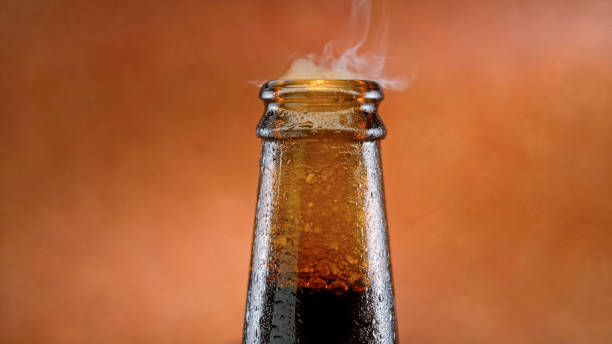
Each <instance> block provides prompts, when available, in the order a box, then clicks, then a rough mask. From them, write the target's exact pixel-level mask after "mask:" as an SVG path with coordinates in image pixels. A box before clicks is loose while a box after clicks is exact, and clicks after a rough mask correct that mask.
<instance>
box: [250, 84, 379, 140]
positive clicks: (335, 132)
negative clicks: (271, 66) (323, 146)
mask: <svg viewBox="0 0 612 344" xmlns="http://www.w3.org/2000/svg"><path fill="white" fill-rule="evenodd" d="M260 98H261V99H263V100H264V102H265V104H266V111H265V113H264V116H263V117H262V119H261V121H260V122H259V125H258V126H257V136H259V137H260V138H263V139H279V140H280V139H304V140H318V139H330V140H333V139H342V140H346V139H349V140H377V139H381V138H383V137H384V136H385V135H386V131H385V128H384V125H383V123H382V120H381V119H380V117H379V115H378V113H377V108H378V104H379V103H380V101H381V100H382V99H383V98H384V96H383V92H382V88H381V87H380V85H379V84H377V83H376V82H374V81H369V80H318V79H294V80H272V81H268V82H266V83H264V84H263V85H262V87H261V93H260Z"/></svg>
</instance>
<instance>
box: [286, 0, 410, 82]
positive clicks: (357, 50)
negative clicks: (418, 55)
mask: <svg viewBox="0 0 612 344" xmlns="http://www.w3.org/2000/svg"><path fill="white" fill-rule="evenodd" d="M371 19H372V4H371V3H370V1H369V0H353V2H352V7H351V16H350V19H349V22H348V24H347V25H346V28H345V30H344V32H343V33H342V34H341V35H340V36H339V37H338V39H336V41H332V42H329V43H327V44H326V45H325V47H324V48H323V52H322V53H321V55H315V54H309V55H307V56H305V57H301V58H297V59H295V60H294V61H293V63H292V64H291V67H289V70H288V71H287V72H286V73H285V74H284V75H283V76H282V77H281V79H368V80H374V81H376V82H378V83H379V84H381V86H383V87H385V88H391V89H402V88H404V87H406V85H407V82H405V81H404V80H401V79H398V78H387V77H385V76H384V75H383V69H384V67H385V62H386V60H387V57H386V45H385V40H386V39H385V38H386V33H387V22H386V20H385V19H386V18H385V16H384V13H381V14H380V20H379V22H378V23H377V25H376V26H375V29H376V30H375V31H374V32H373V34H372V33H371V32H370V26H371ZM372 37H373V40H372V43H371V46H370V47H369V49H367V50H366V51H361V50H364V47H365V44H366V42H367V40H368V38H372ZM343 46H344V47H346V46H348V48H345V49H344V50H343V52H342V53H341V54H340V55H338V56H337V55H336V54H335V51H336V50H337V49H341V48H342V47H343Z"/></svg>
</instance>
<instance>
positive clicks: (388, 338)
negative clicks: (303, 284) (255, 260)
mask: <svg viewBox="0 0 612 344" xmlns="http://www.w3.org/2000/svg"><path fill="white" fill-rule="evenodd" d="M266 299H267V300H266V308H267V309H266V311H265V312H264V314H266V316H264V317H262V318H261V319H260V323H259V331H260V332H259V334H258V335H257V339H256V340H255V341H251V340H247V341H245V343H251V342H257V343H274V344H281V343H282V344H285V343H300V344H328V343H329V344H332V343H333V344H370V343H395V342H396V341H395V336H396V334H395V326H393V325H394V320H393V321H389V323H390V324H393V325H392V326H391V327H389V328H386V329H382V328H380V326H379V327H377V322H376V321H374V318H376V314H375V313H376V311H377V310H376V307H375V306H374V304H375V302H374V301H373V299H372V295H371V292H370V291H369V290H367V289H366V290H363V291H357V290H354V289H348V290H346V291H343V292H334V291H331V290H326V289H320V290H313V289H310V288H297V289H295V288H289V287H280V288H270V289H268V293H267V295H266ZM391 307H393V306H391ZM378 311H381V310H378ZM383 311H384V312H394V310H393V309H390V310H383ZM378 325H380V324H378Z"/></svg>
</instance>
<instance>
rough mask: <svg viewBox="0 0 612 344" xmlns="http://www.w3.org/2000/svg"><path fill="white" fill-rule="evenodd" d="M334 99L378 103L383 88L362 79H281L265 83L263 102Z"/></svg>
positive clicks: (262, 92)
mask: <svg viewBox="0 0 612 344" xmlns="http://www.w3.org/2000/svg"><path fill="white" fill-rule="evenodd" d="M321 96H323V97H326V96H329V97H333V98H342V99H344V100H347V101H348V100H363V101H365V102H377V101H380V100H382V99H384V95H383V91H382V87H381V86H380V85H379V84H378V83H377V82H375V81H371V80H360V79H280V80H270V81H266V82H265V83H263V85H262V86H261V92H260V95H259V97H260V98H261V99H263V100H277V101H280V100H285V101H286V100H291V99H294V100H298V99H304V98H309V97H321Z"/></svg>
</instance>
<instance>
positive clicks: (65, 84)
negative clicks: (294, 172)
mask: <svg viewBox="0 0 612 344" xmlns="http://www.w3.org/2000/svg"><path fill="white" fill-rule="evenodd" d="M350 5H351V4H350V1H348V0H347V1H323V0H313V1H307V2H306V1H304V2H291V1H276V0H269V1H241V2H238V1H186V0H180V1H160V0H154V1H101V0H95V1H68V0H64V1H10V0H9V1H3V2H2V3H0V43H1V46H2V48H1V49H0V304H1V305H2V306H1V307H0V342H2V343H151V344H155V343H226V344H232V343H239V342H240V340H241V335H242V324H243V314H244V307H245V300H246V289H247V279H248V267H249V257H250V250H251V239H252V228H253V218H254V213H255V201H256V189H257V177H258V175H257V173H258V162H259V154H260V142H259V141H258V139H257V138H256V137H255V135H254V128H255V125H256V123H257V121H258V119H259V117H260V116H261V114H262V111H263V105H262V103H261V101H260V100H259V99H258V88H257V87H256V86H254V85H253V84H250V83H248V82H249V81H252V80H265V79H274V78H277V77H279V76H280V75H281V74H282V73H284V72H285V70H286V69H287V67H288V66H289V65H290V62H291V59H292V58H293V57H295V56H299V55H301V54H306V53H319V52H320V51H321V49H322V47H323V45H324V44H325V43H326V42H327V41H328V40H329V39H330V38H333V35H334V34H335V32H337V31H338V30H339V29H340V28H342V26H343V24H344V23H345V21H346V19H347V18H348V15H349V11H350ZM387 10H388V14H389V31H388V46H389V49H388V54H389V55H390V56H392V57H393V58H394V61H395V65H396V67H399V69H403V70H405V71H410V72H413V71H414V72H415V78H414V81H413V82H412V85H411V86H410V87H409V88H407V89H405V90H403V91H401V92H400V91H388V92H386V100H385V101H384V102H383V103H382V105H381V108H380V112H381V115H382V117H383V119H384V121H385V123H386V125H387V128H388V131H389V135H388V137H387V138H386V139H385V140H384V141H383V143H382V149H383V166H384V174H385V186H386V191H387V205H388V214H389V224H390V236H391V254H392V260H393V273H394V277H395V290H396V296H397V309H398V317H399V333H400V339H401V341H402V342H403V343H609V342H611V341H612V322H611V321H610V319H611V318H612V25H611V23H610V18H612V3H611V2H610V1H595V0H585V1H484V0H481V1H455V2H450V1H420V2H418V1H395V2H391V1H390V2H388V3H387ZM398 61H399V62H398Z"/></svg>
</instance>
